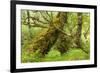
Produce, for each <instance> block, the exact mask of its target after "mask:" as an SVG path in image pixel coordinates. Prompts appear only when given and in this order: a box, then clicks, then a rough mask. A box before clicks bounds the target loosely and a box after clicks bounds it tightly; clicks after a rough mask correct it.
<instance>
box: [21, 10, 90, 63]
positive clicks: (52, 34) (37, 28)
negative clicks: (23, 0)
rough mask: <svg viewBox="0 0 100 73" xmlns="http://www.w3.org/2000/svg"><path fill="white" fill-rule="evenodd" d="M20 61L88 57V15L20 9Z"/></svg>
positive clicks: (64, 59)
mask: <svg viewBox="0 0 100 73" xmlns="http://www.w3.org/2000/svg"><path fill="white" fill-rule="evenodd" d="M21 24H22V25H21V27H22V29H21V30H22V31H21V32H22V33H21V45H22V49H21V51H22V54H21V60H22V62H24V63H26V62H45V61H70V60H86V59H89V58H90V13H85V12H83V13H82V12H52V11H38V10H37V11H34V10H21Z"/></svg>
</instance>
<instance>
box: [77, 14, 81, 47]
mask: <svg viewBox="0 0 100 73" xmlns="http://www.w3.org/2000/svg"><path fill="white" fill-rule="evenodd" d="M77 16H78V25H77V32H76V46H77V48H80V47H81V32H82V13H78V14H77Z"/></svg>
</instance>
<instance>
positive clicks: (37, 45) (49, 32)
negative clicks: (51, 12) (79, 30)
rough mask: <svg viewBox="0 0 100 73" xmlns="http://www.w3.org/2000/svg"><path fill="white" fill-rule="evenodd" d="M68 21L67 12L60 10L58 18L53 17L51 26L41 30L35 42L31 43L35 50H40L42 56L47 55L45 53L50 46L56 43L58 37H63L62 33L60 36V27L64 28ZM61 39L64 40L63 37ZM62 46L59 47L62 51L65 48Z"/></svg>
mask: <svg viewBox="0 0 100 73" xmlns="http://www.w3.org/2000/svg"><path fill="white" fill-rule="evenodd" d="M66 21H67V15H66V13H65V12H59V13H58V15H57V16H56V18H54V19H53V22H52V24H51V25H50V27H48V28H43V30H41V32H39V33H38V35H37V37H36V38H34V39H33V42H32V44H31V48H32V49H33V52H36V51H37V50H39V53H40V54H41V56H42V57H43V56H45V54H47V53H48V52H49V50H50V48H51V47H52V46H53V45H54V44H55V42H56V41H57V39H59V38H61V37H63V36H62V35H61V36H60V34H61V32H60V31H59V30H58V29H60V30H63V29H64V25H65V24H66ZM60 41H61V42H63V39H60ZM61 46H62V45H61ZM62 47H63V46H62ZM62 47H60V48H59V49H60V52H61V53H62V50H61V49H63V48H62ZM64 51H65V50H64Z"/></svg>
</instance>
